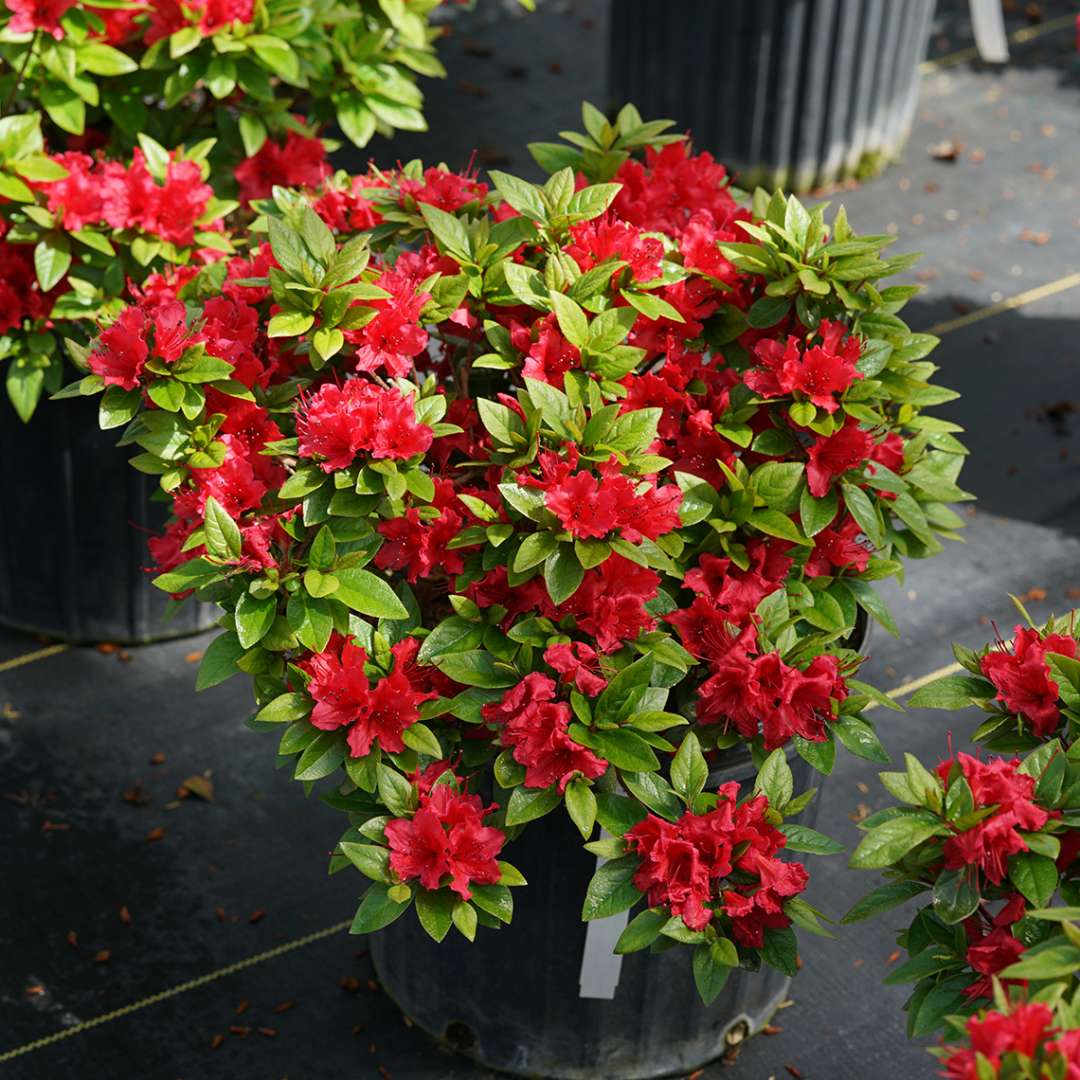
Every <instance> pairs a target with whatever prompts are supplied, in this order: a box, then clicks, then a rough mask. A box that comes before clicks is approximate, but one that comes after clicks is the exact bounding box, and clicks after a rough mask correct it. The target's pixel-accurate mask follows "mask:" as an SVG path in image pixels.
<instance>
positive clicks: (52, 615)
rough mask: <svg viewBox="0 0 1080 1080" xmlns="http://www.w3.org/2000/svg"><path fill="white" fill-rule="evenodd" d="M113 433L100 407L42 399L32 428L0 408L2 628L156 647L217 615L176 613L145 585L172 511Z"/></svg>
mask: <svg viewBox="0 0 1080 1080" xmlns="http://www.w3.org/2000/svg"><path fill="white" fill-rule="evenodd" d="M118 437H119V432H117V431H100V430H99V429H98V422H97V400H96V399H93V400H91V399H89V398H86V399H82V398H74V399H68V400H62V401H53V402H50V401H43V402H42V403H41V405H40V406H39V408H38V410H37V412H36V413H35V414H34V417H33V419H32V420H31V421H30V423H29V424H23V423H22V422H21V421H20V420H19V419H18V417H16V415H15V413H14V412H13V411H12V410H11V408H10V407H8V406H7V404H6V403H4V404H3V406H2V408H0V461H3V462H4V463H5V465H6V466H7V469H8V482H7V485H6V487H5V490H4V495H3V500H2V501H0V507H2V510H0V623H2V624H4V625H5V626H10V627H14V628H16V629H19V630H27V631H31V632H33V633H37V634H44V635H46V636H48V637H52V638H60V639H62V640H64V641H71V642H90V641H95V642H96V641H114V642H124V643H134V642H145V641H153V640H156V639H160V638H167V637H180V636H182V635H184V634H193V633H196V632H197V631H199V630H204V629H206V628H207V627H209V626H211V625H212V624H213V622H214V619H215V618H216V617H217V615H218V614H219V613H218V612H217V609H216V608H215V607H214V606H213V605H210V604H198V603H195V602H193V601H190V600H189V601H188V602H187V603H185V604H183V605H182V606H180V607H179V608H178V609H177V610H176V612H175V614H174V615H173V616H172V617H171V618H169V619H168V620H167V621H166V619H165V614H166V609H167V606H168V603H169V598H168V596H167V595H166V594H165V593H163V592H161V591H160V590H159V589H155V588H154V586H153V585H151V583H150V578H151V575H149V574H148V573H146V571H145V570H144V569H143V567H145V566H146V565H147V563H148V562H149V553H148V552H147V549H146V539H147V536H149V535H150V534H152V533H155V532H158V531H159V530H160V529H161V528H162V526H163V525H164V523H165V518H166V516H167V506H166V504H164V503H154V502H151V501H150V495H151V493H152V492H153V491H154V490H155V488H156V487H157V481H156V479H155V478H154V477H150V476H145V475H143V474H142V473H139V472H136V471H135V470H134V469H133V468H132V467H131V466H130V465H129V464H128V460H127V459H128V457H129V456H130V452H128V451H124V450H120V449H117V447H116V441H117V438H118Z"/></svg>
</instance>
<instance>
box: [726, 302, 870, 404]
mask: <svg viewBox="0 0 1080 1080" xmlns="http://www.w3.org/2000/svg"><path fill="white" fill-rule="evenodd" d="M846 333H847V329H846V328H845V327H844V325H843V324H842V323H838V322H830V321H829V320H828V319H823V320H822V323H821V326H820V327H819V328H818V330H817V331H816V334H815V336H817V337H820V339H821V341H820V344H817V345H812V346H807V345H806V343H805V342H803V341H801V340H800V339H799V338H798V337H796V336H794V335H791V336H789V337H788V339H787V342H786V343H784V342H780V341H760V342H758V344H757V346H756V347H755V349H754V356H755V357H756V359H757V360H758V363H759V364H760V366H759V367H757V368H754V369H752V370H750V371H748V372H747V373H746V375H745V380H746V385H747V386H749V387H750V389H751V390H754V391H756V392H757V393H759V394H760V395H761V396H762V397H765V398H774V397H783V396H785V395H787V394H792V393H796V392H797V393H800V394H803V395H804V396H805V397H806V398H807V399H808V400H809V401H812V402H813V403H814V404H815V405H817V406H819V407H820V408H822V409H825V411H826V412H830V413H833V412H836V410H837V409H838V408H839V402H838V401H837V400H836V397H835V396H834V395H836V394H842V393H843V392H844V391H845V390H846V389H847V388H848V387H849V386H850V385H851V384H852V383H853V382H854V381H855V380H856V379H861V378H862V373H861V372H859V370H858V369H857V368H856V367H855V365H856V363H857V362H858V359H859V341H858V338H855V337H848V338H847V339H846V340H845V338H844V335H845V334H846Z"/></svg>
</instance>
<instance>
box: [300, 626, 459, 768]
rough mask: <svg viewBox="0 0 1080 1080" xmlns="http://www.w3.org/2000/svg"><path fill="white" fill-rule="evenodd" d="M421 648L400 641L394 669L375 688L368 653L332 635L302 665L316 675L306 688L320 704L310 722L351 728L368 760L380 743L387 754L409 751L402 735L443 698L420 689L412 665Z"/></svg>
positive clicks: (352, 746) (357, 750) (352, 742)
mask: <svg viewBox="0 0 1080 1080" xmlns="http://www.w3.org/2000/svg"><path fill="white" fill-rule="evenodd" d="M419 648H420V645H419V642H418V641H417V640H416V639H415V638H404V639H402V640H401V641H399V642H398V643H397V644H396V645H395V646H394V647H393V648H392V649H391V652H392V653H393V655H394V666H393V670H392V671H391V672H390V673H389V674H388V675H383V677H382V678H380V679H379V680H378V681H377V682H376V683H375V684H374V685H372V684H371V682H370V680H369V679H368V675H367V672H366V667H367V664H368V655H367V653H366V652H365V651H364V650H363V649H362V648H361V647H360V646H359V645H357V644H356V642H355V641H353V639H352V638H351V637H349V638H343V637H341V636H340V635H339V634H335V635H334V636H332V637H331V639H330V643H329V644H328V645H327V647H326V648H325V649H324V650H323V651H322V652H320V653H313V654H312V655H311V656H309V657H308V658H307V659H306V660H303V661H301V663H300V666H301V667H302V668H303V670H304V671H306V672H307V673H308V674H309V675H310V676H311V681H310V682H309V683H308V685H307V691H308V693H309V694H310V695H311V697H312V699H313V700H314V701H315V708H314V710H313V711H312V713H311V722H312V723H313V724H314V725H315V726H316V727H317V728H322V729H323V730H324V731H336V730H337V729H338V728H348V736H347V738H348V743H349V752H350V753H351V754H352V756H353V757H357V758H361V757H366V756H367V755H368V753H369V752H370V751H371V745H372V743H373V742H374V741H375V740H376V739H378V740H379V746H380V747H381V748H382V749H383V750H384V751H387V752H388V753H391V754H398V753H400V752H401V751H402V750H404V749H405V744H404V743H403V742H402V741H401V734H402V732H403V731H404V730H405V729H406V728H407V727H409V726H410V725H411V724H415V723H416V722H417V720H419V719H420V711H419V708H418V706H419V705H420V704H421V703H422V702H424V701H430V700H431V699H432V698H435V697H438V696H439V695H438V693H437V692H435V691H432V690H423V689H420V687H421V686H422V685H423V679H422V677H421V676H420V669H418V668H417V667H416V666H415V665H414V663H413V661H414V659H415V657H416V653H417V651H418V650H419ZM410 676H411V677H410Z"/></svg>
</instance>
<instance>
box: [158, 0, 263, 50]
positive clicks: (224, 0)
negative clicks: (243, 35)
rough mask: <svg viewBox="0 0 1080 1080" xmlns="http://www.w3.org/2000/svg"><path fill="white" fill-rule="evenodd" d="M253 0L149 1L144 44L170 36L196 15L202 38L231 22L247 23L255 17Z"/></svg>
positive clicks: (224, 27) (186, 24)
mask: <svg viewBox="0 0 1080 1080" xmlns="http://www.w3.org/2000/svg"><path fill="white" fill-rule="evenodd" d="M254 10H255V4H254V0H192V2H190V3H189V2H187V0H184V2H183V3H182V2H181V0H152V3H151V5H150V9H149V16H150V19H149V23H148V24H147V28H146V34H145V36H144V38H143V40H144V42H145V44H147V45H153V44H154V42H155V41H160V40H161V39H162V38H167V37H170V36H171V35H172V34H175V33H176V31H177V30H182V29H183V28H184V27H185V26H191V25H193V24H192V19H191V18H190V17H189V13H190V15H191V16H195V17H196V18H197V22H195V23H194V25H196V26H198V28H199V31H200V32H201V33H202V35H203V37H209V36H210V35H211V34H215V33H217V31H219V30H224V29H226V28H227V27H229V26H231V25H232V24H233V23H250V22H251V20H252V19H253V18H254Z"/></svg>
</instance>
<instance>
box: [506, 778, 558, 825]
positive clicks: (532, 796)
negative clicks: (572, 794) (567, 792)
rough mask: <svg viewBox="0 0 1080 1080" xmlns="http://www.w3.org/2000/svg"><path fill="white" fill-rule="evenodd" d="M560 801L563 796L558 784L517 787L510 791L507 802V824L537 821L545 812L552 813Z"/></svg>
mask: <svg viewBox="0 0 1080 1080" xmlns="http://www.w3.org/2000/svg"><path fill="white" fill-rule="evenodd" d="M560 802H562V796H561V795H560V794H559V789H558V787H556V786H552V787H549V788H525V787H516V788H514V790H513V791H512V792H510V798H509V800H508V801H507V804H506V824H507V825H524V824H525V822H527V821H535V820H536V819H537V818H541V817H543V816H544V815H545V814H550V813H551V811H552V810H554V809H555V807H556V806H558V805H559V803H560Z"/></svg>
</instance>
